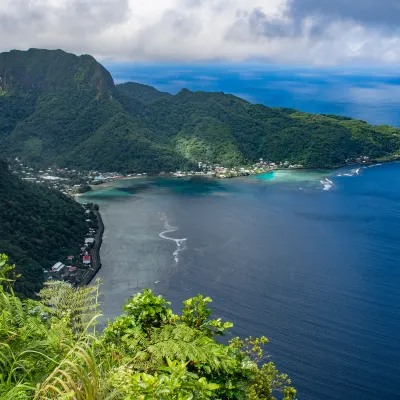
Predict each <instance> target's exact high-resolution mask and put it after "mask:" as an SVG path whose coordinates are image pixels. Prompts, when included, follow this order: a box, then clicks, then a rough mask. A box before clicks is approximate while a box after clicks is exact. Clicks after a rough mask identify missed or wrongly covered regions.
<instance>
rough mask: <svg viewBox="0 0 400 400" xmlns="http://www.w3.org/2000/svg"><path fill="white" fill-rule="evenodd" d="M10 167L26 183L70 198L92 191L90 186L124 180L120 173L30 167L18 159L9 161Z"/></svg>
mask: <svg viewBox="0 0 400 400" xmlns="http://www.w3.org/2000/svg"><path fill="white" fill-rule="evenodd" d="M9 166H10V169H11V171H12V173H13V174H15V175H17V176H19V177H20V178H21V179H22V180H24V181H28V182H33V183H38V184H43V185H45V186H47V187H49V188H52V189H55V190H58V191H60V192H62V193H63V194H66V195H70V196H75V195H77V194H81V193H85V192H87V191H89V190H91V186H90V185H98V184H100V183H105V182H110V181H114V180H117V179H120V178H122V175H121V174H120V173H118V172H103V173H102V172H99V171H79V170H76V169H70V168H59V167H48V168H34V167H28V166H27V165H25V164H24V163H23V162H22V161H21V160H20V159H19V158H18V157H17V158H14V159H12V160H9Z"/></svg>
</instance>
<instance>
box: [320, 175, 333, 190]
mask: <svg viewBox="0 0 400 400" xmlns="http://www.w3.org/2000/svg"><path fill="white" fill-rule="evenodd" d="M320 182H321V183H322V185H323V186H324V188H323V189H322V190H330V189H332V187H333V182H332V181H331V180H329V179H328V178H325V180H323V181H320Z"/></svg>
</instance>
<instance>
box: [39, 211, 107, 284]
mask: <svg viewBox="0 0 400 400" xmlns="http://www.w3.org/2000/svg"><path fill="white" fill-rule="evenodd" d="M82 207H83V208H84V209H85V218H86V224H87V227H88V231H87V233H86V235H85V239H84V242H83V243H82V247H80V250H79V252H77V254H71V255H68V256H67V258H66V259H65V260H62V261H58V262H56V263H55V264H54V265H53V266H52V267H51V269H49V270H45V271H44V274H45V281H52V280H64V281H67V282H69V283H71V284H72V285H74V286H78V285H87V284H88V283H90V281H91V280H92V279H93V277H94V276H95V275H96V273H97V272H98V270H99V269H100V268H101V262H100V255H99V251H100V246H101V241H102V236H103V232H104V225H103V222H102V220H101V216H100V213H99V212H98V209H99V208H98V205H96V204H93V203H82Z"/></svg>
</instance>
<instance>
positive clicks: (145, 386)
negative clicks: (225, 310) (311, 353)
mask: <svg viewBox="0 0 400 400" xmlns="http://www.w3.org/2000/svg"><path fill="white" fill-rule="evenodd" d="M7 261H8V259H7V257H6V256H5V255H1V256H0V399H10V400H14V399H16V400H22V399H35V400H39V399H40V400H42V399H43V400H44V399H73V400H106V399H110V400H111V399H124V400H136V399H137V400H140V399H141V400H147V399H151V400H153V399H157V400H158V399H161V400H164V399H165V400H167V399H168V400H169V399H171V400H189V399H199V400H203V399H221V400H222V399H251V400H255V399H262V400H274V399H275V397H274V396H275V395H277V396H278V398H283V399H285V400H293V399H295V396H296V391H295V390H294V389H293V388H292V387H290V380H289V379H288V377H287V376H286V375H284V374H279V372H278V371H277V369H276V367H275V366H274V364H273V363H272V362H268V363H267V364H262V360H263V346H264V345H265V344H266V343H267V342H268V340H267V339H266V338H264V337H262V338H251V337H250V338H248V339H245V340H240V339H239V338H234V339H232V340H231V341H230V342H229V345H224V344H222V343H219V342H217V341H216V340H215V336H218V335H224V334H226V332H227V331H228V329H229V328H231V327H232V324H231V323H229V322H223V321H221V319H219V318H218V319H211V314H212V312H211V310H210V309H209V308H208V307H207V305H208V304H209V303H210V302H211V299H210V298H208V297H203V296H201V295H199V296H196V297H194V298H192V299H189V300H187V301H185V302H184V307H183V310H182V314H181V315H174V314H173V312H172V310H171V309H170V308H169V303H168V302H167V301H166V300H165V299H164V298H163V297H161V296H155V295H154V294H153V293H152V292H151V290H149V289H146V290H143V291H142V292H141V293H139V294H137V295H136V296H134V297H133V298H132V299H130V300H128V301H127V303H126V305H125V307H124V311H125V313H124V314H123V315H121V316H120V317H118V318H116V319H114V320H112V321H110V322H109V324H108V326H107V327H106V328H105V329H104V332H103V333H102V334H99V333H98V332H97V331H96V320H97V318H98V317H99V315H100V314H99V302H98V294H99V284H100V282H99V281H97V282H96V284H95V285H93V286H89V287H80V288H73V287H71V286H70V285H69V284H66V283H64V282H53V283H51V284H49V285H46V287H45V289H43V290H42V292H41V293H40V294H39V298H40V299H41V300H40V301H34V300H20V299H19V298H18V297H16V296H15V294H14V292H13V283H14V281H15V280H16V279H17V278H18V276H16V275H15V274H14V266H13V265H9V264H8V263H7Z"/></svg>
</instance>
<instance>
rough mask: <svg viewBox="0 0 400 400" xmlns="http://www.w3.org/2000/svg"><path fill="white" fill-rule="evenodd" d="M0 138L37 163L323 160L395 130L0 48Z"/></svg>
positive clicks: (386, 148)
mask: <svg viewBox="0 0 400 400" xmlns="http://www.w3.org/2000/svg"><path fill="white" fill-rule="evenodd" d="M0 109H1V110H2V113H1V114H0V143H1V146H2V148H3V149H5V151H6V152H7V153H8V154H9V155H18V156H20V157H22V158H23V159H24V160H25V161H28V162H36V163H39V164H40V165H50V164H54V163H57V164H58V165H60V166H72V167H82V168H93V169H101V170H118V171H120V172H159V171H162V170H164V171H171V170H176V169H187V168H193V167H194V166H195V165H196V164H197V162H199V161H202V162H211V163H220V164H224V165H227V166H230V165H239V164H248V163H253V162H256V161H257V160H258V159H259V158H261V157H262V158H263V159H264V160H268V161H272V162H281V161H289V162H290V163H292V164H303V165H304V166H306V167H333V166H338V165H341V164H343V163H345V161H346V159H349V158H355V157H359V156H368V157H370V158H377V157H384V156H385V157H386V156H391V155H393V154H395V153H398V152H400V130H399V129H396V128H392V127H388V126H371V125H369V124H367V123H365V122H362V121H358V120H353V119H350V118H345V117H337V116H331V115H314V114H308V113H302V112H299V111H296V110H290V109H281V108H269V107H266V106H263V105H255V104H251V103H249V102H247V101H245V100H242V99H240V98H238V97H236V96H232V95H226V94H224V93H206V92H191V91H189V90H187V89H183V90H182V91H181V92H179V93H178V94H177V95H175V96H172V95H170V94H168V93H164V92H159V91H157V90H156V89H154V88H152V87H150V86H145V85H140V84H137V83H132V82H129V83H125V84H121V85H117V86H115V85H114V83H113V80H112V77H111V75H110V74H109V72H108V71H106V70H105V69H104V68H103V67H102V66H101V65H100V64H99V63H97V62H96V60H95V59H94V58H93V57H91V56H87V55H84V56H80V57H77V56H75V55H72V54H68V53H65V52H63V51H61V50H54V51H49V50H38V49H30V50H28V51H26V52H22V51H11V52H9V53H2V54H0Z"/></svg>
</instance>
